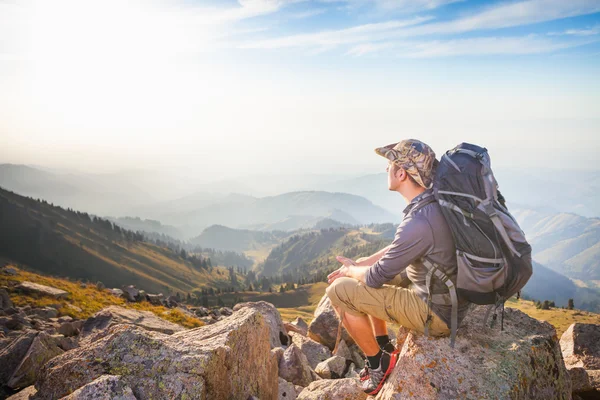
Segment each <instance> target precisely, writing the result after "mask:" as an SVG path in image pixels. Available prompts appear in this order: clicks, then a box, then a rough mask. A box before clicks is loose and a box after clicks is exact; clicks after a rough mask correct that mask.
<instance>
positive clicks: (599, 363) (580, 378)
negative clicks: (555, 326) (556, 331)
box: [560, 323, 600, 393]
mask: <svg viewBox="0 0 600 400" xmlns="http://www.w3.org/2000/svg"><path fill="white" fill-rule="evenodd" d="M560 347H561V349H562V355H563V358H564V360H565V365H566V367H567V369H568V370H569V375H570V376H571V382H572V383H573V393H583V392H587V391H591V390H600V325H595V324H581V323H574V324H571V326H569V328H568V329H567V330H566V331H565V332H564V333H563V335H562V337H561V338H560Z"/></svg>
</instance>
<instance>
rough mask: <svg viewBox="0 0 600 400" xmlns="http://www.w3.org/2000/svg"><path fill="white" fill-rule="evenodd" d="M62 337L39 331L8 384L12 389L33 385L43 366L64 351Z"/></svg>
mask: <svg viewBox="0 0 600 400" xmlns="http://www.w3.org/2000/svg"><path fill="white" fill-rule="evenodd" d="M62 337H63V336H62V335H49V334H48V333H46V332H44V331H42V332H38V334H37V335H36V336H35V338H34V339H33V341H32V342H31V345H30V346H29V349H27V353H25V355H24V356H23V359H22V360H21V362H20V363H19V365H18V366H17V368H15V370H14V371H13V373H12V375H11V376H10V378H9V379H8V382H7V384H6V386H8V387H9V388H11V389H21V388H24V387H27V386H30V385H32V384H33V383H34V382H35V380H36V378H37V376H38V374H39V372H40V370H41V369H42V366H43V365H44V364H45V363H46V362H47V361H48V360H50V359H52V358H53V357H55V356H57V355H59V354H63V353H64V350H63V349H61V348H60V346H59V344H60V339H61V338H62Z"/></svg>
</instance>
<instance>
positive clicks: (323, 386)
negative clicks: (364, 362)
mask: <svg viewBox="0 0 600 400" xmlns="http://www.w3.org/2000/svg"><path fill="white" fill-rule="evenodd" d="M366 398H367V394H366V393H365V392H363V390H362V387H361V386H360V384H359V380H358V379H350V378H345V379H323V380H320V381H316V382H313V383H311V384H310V385H308V387H306V388H304V390H303V391H302V392H300V394H299V395H298V397H297V400H338V399H344V400H364V399H366Z"/></svg>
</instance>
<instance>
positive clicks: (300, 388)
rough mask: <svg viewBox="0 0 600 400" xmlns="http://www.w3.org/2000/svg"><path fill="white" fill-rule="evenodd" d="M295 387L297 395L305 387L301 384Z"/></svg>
mask: <svg viewBox="0 0 600 400" xmlns="http://www.w3.org/2000/svg"><path fill="white" fill-rule="evenodd" d="M294 389H296V397H297V396H298V395H299V394H300V392H302V391H303V390H304V388H303V387H302V386H300V385H294Z"/></svg>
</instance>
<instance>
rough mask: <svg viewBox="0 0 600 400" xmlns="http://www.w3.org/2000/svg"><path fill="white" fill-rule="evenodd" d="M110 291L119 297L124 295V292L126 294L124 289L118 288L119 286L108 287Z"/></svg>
mask: <svg viewBox="0 0 600 400" xmlns="http://www.w3.org/2000/svg"><path fill="white" fill-rule="evenodd" d="M108 291H109V292H110V293H111V294H112V295H114V296H117V297H121V296H123V294H124V293H123V291H122V290H121V289H118V288H112V289H108Z"/></svg>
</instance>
